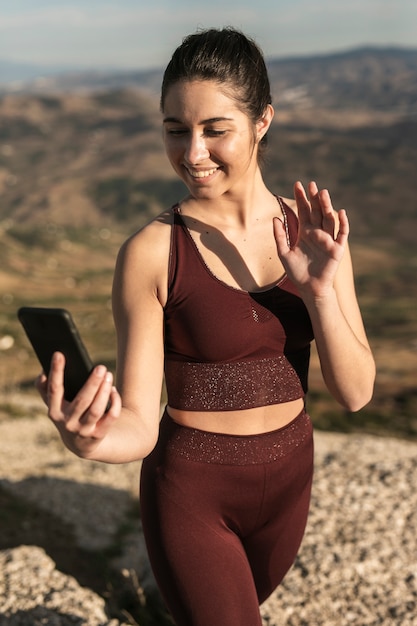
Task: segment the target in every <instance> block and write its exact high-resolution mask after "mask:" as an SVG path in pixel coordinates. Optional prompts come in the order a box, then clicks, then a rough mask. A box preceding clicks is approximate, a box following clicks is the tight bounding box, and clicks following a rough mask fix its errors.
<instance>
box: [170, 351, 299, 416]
mask: <svg viewBox="0 0 417 626" xmlns="http://www.w3.org/2000/svg"><path fill="white" fill-rule="evenodd" d="M302 378H304V376H302ZM165 382H166V388H167V394H168V404H169V406H171V407H173V408H175V409H180V410H182V411H199V412H205V411H207V412H216V411H218V412H222V411H241V410H244V409H252V408H255V407H259V408H262V407H265V406H268V405H277V404H285V403H288V402H291V401H293V400H298V399H299V398H301V397H303V396H304V394H305V385H303V382H302V380H301V379H300V376H299V373H298V372H297V371H296V369H295V368H294V367H293V366H292V364H291V362H290V361H289V360H288V359H287V357H286V356H285V355H283V354H281V355H277V356H274V357H268V358H261V359H252V360H246V359H245V360H240V361H232V362H184V361H174V360H170V359H165Z"/></svg>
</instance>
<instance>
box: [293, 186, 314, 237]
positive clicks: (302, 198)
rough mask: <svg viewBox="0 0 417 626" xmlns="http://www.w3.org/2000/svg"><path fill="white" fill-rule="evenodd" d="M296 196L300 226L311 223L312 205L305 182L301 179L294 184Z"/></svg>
mask: <svg viewBox="0 0 417 626" xmlns="http://www.w3.org/2000/svg"><path fill="white" fill-rule="evenodd" d="M294 198H295V201H296V203H297V209H298V220H299V222H300V226H301V225H303V224H306V223H307V224H309V223H310V222H311V206H310V202H309V199H308V198H307V194H306V192H305V189H304V187H303V184H302V183H301V182H300V181H297V182H296V183H295V185H294Z"/></svg>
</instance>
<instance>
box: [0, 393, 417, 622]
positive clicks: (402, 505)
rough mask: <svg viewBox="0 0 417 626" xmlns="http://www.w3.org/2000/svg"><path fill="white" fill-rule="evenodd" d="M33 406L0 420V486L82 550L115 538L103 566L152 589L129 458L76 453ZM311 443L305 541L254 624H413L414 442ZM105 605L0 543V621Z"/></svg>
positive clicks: (93, 618) (31, 549)
mask: <svg viewBox="0 0 417 626" xmlns="http://www.w3.org/2000/svg"><path fill="white" fill-rule="evenodd" d="M43 413H44V412H43V408H42V406H41V405H39V404H38V403H37V402H36V401H35V400H34V404H33V406H31V407H30V414H31V415H32V417H30V418H20V419H5V418H3V419H0V452H1V453H0V487H1V488H2V489H3V490H5V491H7V493H10V495H12V496H13V497H14V498H18V500H19V502H22V503H27V504H28V505H29V504H30V505H36V507H37V508H39V509H40V510H44V511H47V512H48V513H52V514H53V515H54V516H56V517H57V518H58V519H61V520H62V522H63V523H64V522H65V524H66V525H68V524H69V525H70V527H71V529H72V531H73V534H74V537H75V541H76V543H77V545H79V546H80V547H81V548H84V549H88V550H93V551H100V550H101V551H102V550H106V549H107V548H109V547H111V546H112V545H113V544H114V542H115V537H118V541H119V542H121V545H122V551H121V554H120V555H119V556H117V558H115V559H114V560H113V562H112V566H113V567H114V568H115V569H117V570H118V571H120V572H122V573H123V575H125V576H131V578H132V577H133V578H132V579H134V580H136V579H137V581H138V585H139V586H140V588H141V589H144V590H145V591H146V593H150V592H152V590H154V581H153V577H152V574H151V573H150V570H149V565H148V562H147V557H146V551H145V549H144V545H143V537H142V534H141V528H140V522H139V515H138V516H137V518H136V515H135V508H136V507H137V495H138V476H139V471H140V463H133V464H129V465H105V464H100V463H93V462H87V461H83V460H80V459H78V458H76V457H75V456H74V455H72V454H71V453H69V452H68V451H67V450H66V449H65V448H64V447H63V446H62V444H61V442H60V440H59V438H58V436H57V434H56V433H55V430H54V428H53V427H52V426H51V424H50V423H49V421H48V420H47V418H46V417H45V416H44V414H43ZM315 446H316V471H315V481H314V487H313V497H312V505H311V513H310V518H309V522H308V526H307V530H306V534H305V538H304V541H303V544H302V547H301V550H300V553H299V556H298V557H297V560H296V563H295V564H294V567H293V568H292V569H291V571H290V572H289V573H288V575H287V577H286V578H285V580H284V582H283V584H282V585H281V586H280V587H279V589H277V590H276V592H275V593H274V594H273V595H272V596H271V597H270V598H269V599H268V601H267V602H265V603H264V604H263V605H262V607H261V613H262V618H263V624H264V626H267V625H268V626H284V625H285V626H333V625H334V626H350V625H354V626H368V625H369V626H371V625H377V624H378V625H379V624H382V625H386V626H388V625H398V626H417V490H416V485H417V444H416V443H414V442H407V441H402V440H396V439H392V438H379V437H375V436H368V435H343V434H336V433H323V432H316V434H315ZM132 511H133V513H132ZM127 526H128V530H127V531H126V527H127ZM123 528H124V529H125V530H124V532H123V533H122V534H121V533H120V530H121V529H123ZM105 609H106V603H105V599H103V597H101V596H100V595H98V594H97V593H95V592H93V591H92V590H91V589H89V588H86V587H81V586H80V585H79V583H78V582H77V580H75V579H74V578H73V577H71V576H68V575H67V574H63V573H62V572H60V571H59V570H58V569H57V568H56V566H55V563H54V562H53V560H52V559H51V558H50V556H48V554H47V553H46V552H45V550H44V549H43V548H40V547H39V546H36V545H32V546H27V545H22V546H18V547H10V548H8V549H4V550H2V551H0V626H3V624H8V625H10V626H20V625H29V624H30V625H32V626H33V625H36V624H48V625H52V626H53V625H54V624H59V625H63V626H66V624H72V625H73V624H76V625H77V626H79V625H81V624H86V625H88V626H104V625H106V626H119V624H121V623H123V621H119V620H115V619H111V618H109V617H108V611H106V610H105ZM130 623H132V622H130ZM156 624H158V626H159V623H158V622H155V625H156ZM213 626H214V625H213ZM247 626H251V625H250V624H248V625H247Z"/></svg>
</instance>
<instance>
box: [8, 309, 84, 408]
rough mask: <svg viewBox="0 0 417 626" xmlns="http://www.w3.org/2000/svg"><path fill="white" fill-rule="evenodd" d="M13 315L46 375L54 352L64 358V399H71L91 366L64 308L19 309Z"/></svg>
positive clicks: (81, 384)
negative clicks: (15, 315)
mask: <svg viewBox="0 0 417 626" xmlns="http://www.w3.org/2000/svg"><path fill="white" fill-rule="evenodd" d="M17 316H18V318H19V321H20V323H21V324H22V326H23V328H24V330H25V332H26V335H27V337H28V339H29V341H30V343H31V344H32V347H33V349H34V351H35V353H36V355H37V357H38V359H39V361H40V363H41V365H42V368H43V371H44V372H45V374H46V375H47V376H48V374H49V370H50V364H51V358H52V355H53V353H54V352H62V353H63V354H64V356H65V362H66V365H65V371H64V387H65V399H66V400H69V401H71V400H73V398H74V397H75V396H76V395H77V393H78V391H79V390H80V388H81V387H82V386H83V384H84V383H85V381H86V380H87V378H88V376H89V375H90V373H91V370H92V369H93V367H94V365H93V363H92V361H91V359H90V357H89V355H88V352H87V350H86V348H85V346H84V344H83V342H82V340H81V337H80V335H79V333H78V330H77V327H76V326H75V323H74V321H73V319H72V317H71V314H70V313H69V312H68V311H67V310H66V309H61V308H47V307H45V308H42V307H21V308H20V309H19V310H18V312H17Z"/></svg>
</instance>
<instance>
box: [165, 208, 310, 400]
mask: <svg viewBox="0 0 417 626" xmlns="http://www.w3.org/2000/svg"><path fill="white" fill-rule="evenodd" d="M279 200H280V204H281V208H282V209H283V213H284V217H285V222H286V228H287V236H288V239H289V242H290V244H293V243H294V242H295V240H296V237H297V231H298V219H297V216H296V215H295V213H294V212H293V211H292V210H291V208H290V207H288V206H287V205H284V204H283V202H282V200H281V199H279ZM172 210H173V214H174V220H173V227H172V237H171V251H170V265H169V291H168V299H167V303H166V305H165V381H166V387H167V394H168V404H169V406H172V407H173V408H176V409H182V410H188V411H232V410H240V409H248V408H253V407H259V406H266V405H271V404H279V403H282V402H289V401H291V400H296V399H297V398H301V397H303V396H304V395H305V393H306V391H307V375H308V366H309V358H310V342H311V341H312V339H313V331H312V327H311V322H310V318H309V316H308V313H307V309H306V307H305V305H304V303H303V302H302V300H301V298H300V297H299V296H298V295H297V291H296V288H295V286H294V285H293V283H292V282H291V281H290V280H289V278H288V277H287V276H284V277H283V278H282V279H281V280H280V281H279V282H278V283H277V284H276V285H275V286H274V287H272V288H270V289H267V290H264V291H256V292H247V291H243V290H241V289H238V288H235V287H232V286H230V285H227V284H226V283H224V282H222V281H221V280H219V279H218V278H216V276H215V275H214V274H213V273H212V272H211V271H210V269H209V268H208V267H207V265H206V264H205V262H204V259H203V257H202V256H201V254H200V252H199V250H198V248H197V246H196V244H195V242H194V240H193V238H192V237H191V234H190V233H189V231H188V229H187V227H186V225H185V223H184V221H183V219H182V217H181V215H180V212H179V206H178V205H175V206H174V207H173V209H172Z"/></svg>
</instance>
